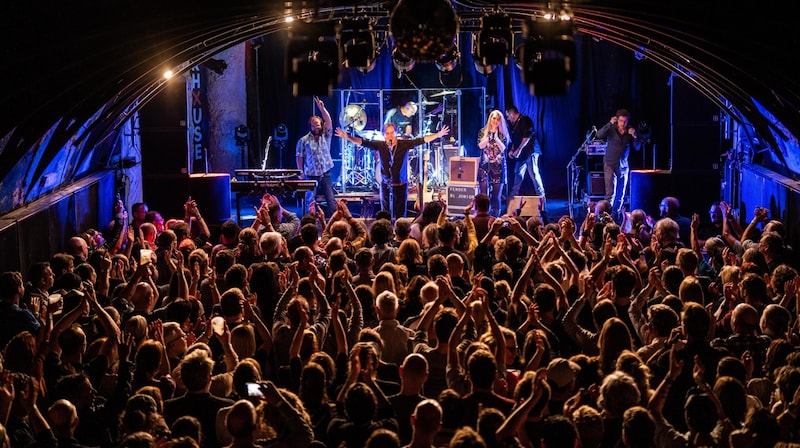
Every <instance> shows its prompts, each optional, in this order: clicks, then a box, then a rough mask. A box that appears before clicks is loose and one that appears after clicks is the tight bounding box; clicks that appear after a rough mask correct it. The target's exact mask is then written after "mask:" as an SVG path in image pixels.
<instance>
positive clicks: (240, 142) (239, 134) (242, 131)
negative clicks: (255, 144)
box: [233, 124, 250, 146]
mask: <svg viewBox="0 0 800 448" xmlns="http://www.w3.org/2000/svg"><path fill="white" fill-rule="evenodd" d="M233 138H234V139H235V140H236V145H237V146H247V144H248V143H250V130H249V129H247V126H245V125H243V124H240V125H239V126H236V129H234V133H233Z"/></svg>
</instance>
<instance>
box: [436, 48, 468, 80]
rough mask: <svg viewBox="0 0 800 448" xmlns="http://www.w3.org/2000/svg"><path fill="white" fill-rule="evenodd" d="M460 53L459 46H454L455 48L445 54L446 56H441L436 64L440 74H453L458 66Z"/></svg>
mask: <svg viewBox="0 0 800 448" xmlns="http://www.w3.org/2000/svg"><path fill="white" fill-rule="evenodd" d="M460 56H461V55H460V53H459V52H458V44H455V43H454V44H453V46H452V47H451V48H450V49H449V50H447V52H445V54H443V55H441V56H440V57H439V58H438V59H437V60H436V61H435V62H434V64H435V65H436V68H437V69H439V71H440V72H443V73H449V72H452V71H453V69H454V68H456V66H457V65H458V59H459V58H460Z"/></svg>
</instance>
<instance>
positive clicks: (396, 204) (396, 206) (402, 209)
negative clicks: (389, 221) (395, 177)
mask: <svg viewBox="0 0 800 448" xmlns="http://www.w3.org/2000/svg"><path fill="white" fill-rule="evenodd" d="M390 188H391V196H392V199H391V202H392V204H391V205H392V206H391V208H389V198H390V193H389V189H390ZM407 201H408V184H394V185H390V184H388V183H386V182H383V183H381V209H383V210H388V211H390V212H391V213H392V218H393V219H397V218H403V217H405V216H406V203H407Z"/></svg>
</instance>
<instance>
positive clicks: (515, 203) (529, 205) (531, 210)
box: [507, 196, 542, 218]
mask: <svg viewBox="0 0 800 448" xmlns="http://www.w3.org/2000/svg"><path fill="white" fill-rule="evenodd" d="M517 209H519V212H517V216H519V217H523V218H530V217H531V216H540V215H541V213H542V197H541V196H512V197H511V199H510V200H509V201H508V211H507V212H508V214H509V215H511V214H513V213H514V211H515V210H517Z"/></svg>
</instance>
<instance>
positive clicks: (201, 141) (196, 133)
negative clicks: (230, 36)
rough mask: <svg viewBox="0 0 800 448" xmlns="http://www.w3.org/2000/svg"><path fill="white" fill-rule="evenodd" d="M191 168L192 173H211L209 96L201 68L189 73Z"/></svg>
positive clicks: (203, 71) (204, 74) (197, 67)
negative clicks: (209, 160) (209, 157)
mask: <svg viewBox="0 0 800 448" xmlns="http://www.w3.org/2000/svg"><path fill="white" fill-rule="evenodd" d="M187 81H188V83H189V93H190V94H189V107H188V109H187V110H188V111H189V126H188V129H189V167H190V170H191V171H190V173H207V172H209V171H210V170H209V164H208V95H207V92H206V89H207V83H206V73H205V70H203V69H201V68H200V66H195V67H194V68H192V70H191V71H190V72H189V78H188V80H187Z"/></svg>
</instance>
